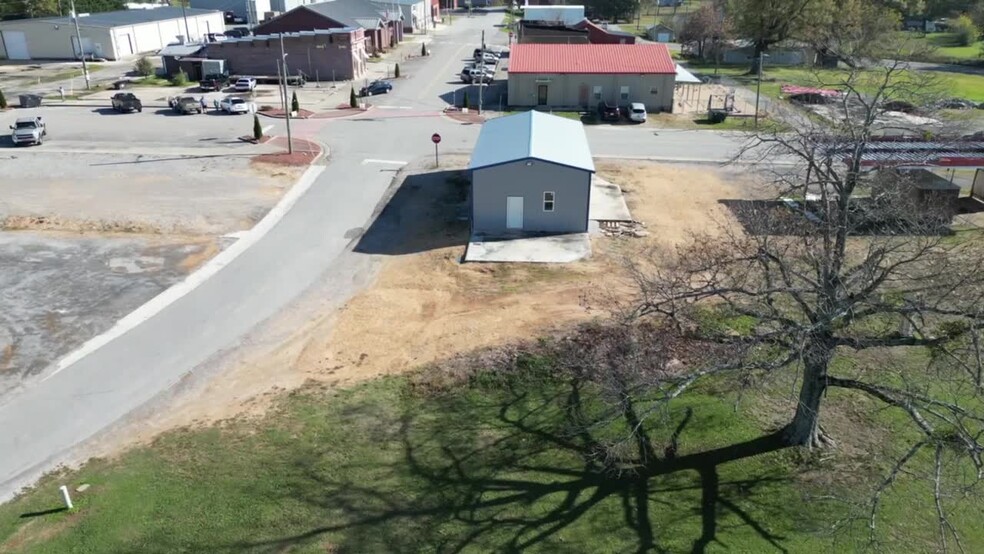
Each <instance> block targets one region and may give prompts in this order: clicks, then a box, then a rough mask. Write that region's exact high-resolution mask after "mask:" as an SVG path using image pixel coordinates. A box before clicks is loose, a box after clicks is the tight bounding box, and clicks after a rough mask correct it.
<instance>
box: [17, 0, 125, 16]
mask: <svg viewBox="0 0 984 554" xmlns="http://www.w3.org/2000/svg"><path fill="white" fill-rule="evenodd" d="M69 6H70V4H69V0H3V1H2V2H0V19H28V18H32V17H51V16H59V15H69V14H70V12H71V8H70V7H69ZM75 9H76V10H77V11H78V12H79V13H98V12H111V11H115V10H122V9H124V0H75Z"/></svg>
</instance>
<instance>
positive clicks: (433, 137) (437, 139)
mask: <svg viewBox="0 0 984 554" xmlns="http://www.w3.org/2000/svg"><path fill="white" fill-rule="evenodd" d="M431 142H433V143H434V144H437V143H439V142H441V135H439V134H437V133H434V134H433V135H431Z"/></svg>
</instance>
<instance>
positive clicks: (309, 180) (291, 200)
mask: <svg viewBox="0 0 984 554" xmlns="http://www.w3.org/2000/svg"><path fill="white" fill-rule="evenodd" d="M325 168H326V166H323V165H317V166H311V167H309V168H308V169H307V171H305V172H304V174H303V175H301V178H300V180H298V181H297V184H295V185H294V186H293V187H292V188H291V189H290V190H289V191H288V192H287V194H285V195H284V197H283V198H281V199H280V202H278V203H277V205H276V206H274V207H273V209H271V210H270V211H269V212H267V214H266V215H265V216H263V219H261V220H260V222H259V223H257V224H256V225H255V226H253V228H252V229H250V230H248V231H246V232H245V233H244V234H243V235H242V237H241V238H240V239H239V240H237V241H236V242H235V243H233V244H232V245H231V246H229V248H226V249H225V250H223V251H222V252H219V254H218V255H217V256H215V257H214V258H212V259H211V260H209V261H208V262H206V263H205V265H203V266H202V267H201V268H199V269H198V271H196V272H194V273H192V274H191V275H189V276H187V277H185V279H184V281H181V282H180V283H177V284H175V285H172V286H171V287H170V288H168V289H167V290H165V291H164V292H162V293H160V294H158V295H157V296H155V297H154V298H151V299H150V300H148V301H147V302H146V303H144V304H143V305H142V306H140V307H139V308H137V309H136V310H134V311H132V312H130V313H129V314H127V315H126V316H124V317H123V319H120V320H119V321H117V322H116V324H115V325H113V326H112V327H111V328H110V329H109V331H106V332H105V333H103V334H101V335H98V336H96V337H93V338H91V339H89V340H88V341H86V342H85V344H83V345H82V346H80V347H79V348H78V349H76V350H75V351H74V352H71V353H70V354H68V355H67V356H65V357H64V358H62V359H61V360H59V361H58V365H57V366H55V369H54V371H52V372H51V373H50V374H49V375H47V376H46V377H44V378H43V379H41V382H44V381H47V380H48V379H51V378H52V377H54V376H55V375H58V374H59V373H60V372H61V371H63V370H65V369H66V368H68V367H70V366H71V365H72V364H74V363H76V362H78V361H79V360H81V359H82V358H85V357H86V356H88V355H89V354H91V353H93V352H95V351H96V350H98V349H100V348H102V347H103V346H105V345H106V344H108V343H109V342H110V341H113V340H114V339H117V338H119V337H120V336H122V335H123V334H125V333H126V332H127V331H130V330H131V329H133V328H135V327H136V326H138V325H140V324H141V323H143V322H145V321H147V320H148V319H150V318H152V317H154V316H155V315H157V314H158V313H160V312H161V311H162V310H164V308H167V307H168V306H170V305H171V304H173V303H174V302H175V301H177V300H178V299H180V298H181V297H182V296H184V295H186V294H188V293H190V292H191V291H193V290H195V289H196V288H198V287H199V286H201V285H202V284H203V283H205V282H206V281H208V280H209V279H210V278H211V277H212V276H213V275H215V274H216V273H218V272H219V271H220V270H221V269H222V268H223V267H225V266H227V265H229V264H230V263H232V261H233V260H235V259H236V258H238V257H239V256H240V255H241V254H242V253H243V252H245V251H246V250H248V249H249V248H250V247H251V246H253V245H254V244H256V243H257V242H259V240H260V239H261V238H263V236H264V235H266V234H267V233H268V232H270V229H273V227H274V226H276V225H277V223H279V222H280V220H281V219H283V217H284V216H285V215H287V212H289V211H290V209H291V208H292V207H294V204H296V203H297V201H298V200H300V198H301V197H302V196H304V193H306V192H307V191H308V189H310V188H311V185H313V184H314V181H315V179H317V178H318V175H321V172H322V171H324V170H325Z"/></svg>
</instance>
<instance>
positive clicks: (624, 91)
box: [618, 87, 629, 100]
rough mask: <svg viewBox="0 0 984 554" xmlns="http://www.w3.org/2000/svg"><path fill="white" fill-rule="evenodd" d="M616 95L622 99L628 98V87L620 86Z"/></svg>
mask: <svg viewBox="0 0 984 554" xmlns="http://www.w3.org/2000/svg"><path fill="white" fill-rule="evenodd" d="M618 95H619V97H620V98H621V99H622V100H628V99H629V87H620V88H619V90H618Z"/></svg>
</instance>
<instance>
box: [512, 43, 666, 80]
mask: <svg viewBox="0 0 984 554" xmlns="http://www.w3.org/2000/svg"><path fill="white" fill-rule="evenodd" d="M509 73H655V74H658V73H666V74H675V73H676V64H675V63H673V58H672V57H670V51H669V49H667V48H666V45H665V44H517V45H515V46H513V47H512V49H511V50H510V52H509Z"/></svg>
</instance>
